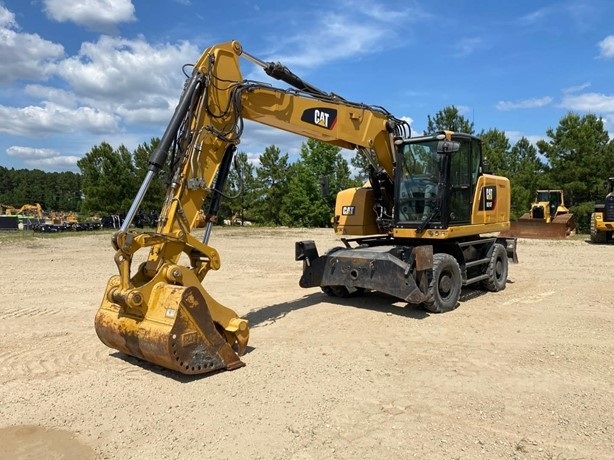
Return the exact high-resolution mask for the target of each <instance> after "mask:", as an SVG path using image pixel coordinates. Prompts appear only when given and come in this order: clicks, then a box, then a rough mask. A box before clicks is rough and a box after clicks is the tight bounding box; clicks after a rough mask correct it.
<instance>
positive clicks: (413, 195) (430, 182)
mask: <svg viewBox="0 0 614 460" xmlns="http://www.w3.org/2000/svg"><path fill="white" fill-rule="evenodd" d="M396 166H397V167H396V172H395V182H396V183H397V184H398V186H397V187H395V193H396V195H397V196H396V197H395V202H396V203H398V205H397V206H396V208H395V216H394V218H395V222H396V225H395V226H396V227H397V228H421V229H424V228H448V227H449V226H455V225H461V224H467V223H470V221H471V209H472V206H473V197H474V192H475V187H476V183H477V180H478V177H479V175H480V174H481V173H482V149H481V141H480V139H479V138H477V137H475V136H471V135H469V134H457V133H452V134H450V133H440V134H437V135H434V136H421V137H413V138H409V139H403V140H400V141H397V161H396Z"/></svg>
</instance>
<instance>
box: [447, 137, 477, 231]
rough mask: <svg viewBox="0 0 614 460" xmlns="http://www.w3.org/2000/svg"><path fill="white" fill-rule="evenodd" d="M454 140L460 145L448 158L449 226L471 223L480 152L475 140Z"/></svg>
mask: <svg viewBox="0 0 614 460" xmlns="http://www.w3.org/2000/svg"><path fill="white" fill-rule="evenodd" d="M454 140H455V141H457V142H458V141H460V143H461V145H460V149H459V150H458V151H457V152H454V153H453V154H452V156H451V158H450V175H449V181H450V188H449V197H450V199H449V201H448V218H449V221H448V222H449V224H450V225H459V224H466V223H470V222H471V209H472V206H473V196H474V191H475V185H476V183H477V177H478V173H479V167H480V158H481V154H482V152H481V148H480V144H479V142H478V141H477V140H476V139H472V138H463V139H454Z"/></svg>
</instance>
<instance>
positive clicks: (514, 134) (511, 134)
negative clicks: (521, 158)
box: [505, 131, 544, 146]
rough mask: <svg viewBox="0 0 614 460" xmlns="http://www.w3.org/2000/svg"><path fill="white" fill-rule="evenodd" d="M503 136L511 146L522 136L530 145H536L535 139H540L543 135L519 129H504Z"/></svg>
mask: <svg viewBox="0 0 614 460" xmlns="http://www.w3.org/2000/svg"><path fill="white" fill-rule="evenodd" d="M505 136H506V137H507V138H508V139H509V141H510V144H511V145H512V146H513V145H514V144H516V143H517V142H518V141H519V140H520V139H522V138H523V137H524V138H525V139H527V140H528V141H529V142H530V143H531V144H532V145H536V144H537V141H539V140H542V139H543V138H544V137H543V136H538V135H536V134H525V133H522V132H520V131H505Z"/></svg>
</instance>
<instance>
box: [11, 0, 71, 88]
mask: <svg viewBox="0 0 614 460" xmlns="http://www.w3.org/2000/svg"><path fill="white" fill-rule="evenodd" d="M63 55H64V47H63V46H62V45H58V44H56V43H53V42H50V41H48V40H44V39H43V38H41V37H40V36H39V35H37V34H28V33H22V32H19V26H18V24H17V23H16V22H15V15H14V14H13V13H12V12H11V11H9V10H7V9H6V8H5V7H4V6H2V5H1V4H0V83H9V82H12V81H15V80H17V79H20V78H24V79H29V80H44V79H46V78H47V76H48V75H49V72H50V67H49V65H50V63H52V62H53V61H55V60H56V59H59V58H61V57H62V56H63Z"/></svg>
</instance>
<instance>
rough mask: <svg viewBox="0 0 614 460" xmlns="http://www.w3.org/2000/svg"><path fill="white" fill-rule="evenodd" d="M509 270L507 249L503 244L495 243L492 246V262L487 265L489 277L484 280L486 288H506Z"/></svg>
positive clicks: (492, 289) (497, 289)
mask: <svg viewBox="0 0 614 460" xmlns="http://www.w3.org/2000/svg"><path fill="white" fill-rule="evenodd" d="M507 271H508V260H507V251H506V250H505V248H504V247H503V245H502V244H499V243H495V244H493V246H492V250H491V254H490V262H488V267H486V274H487V275H488V278H487V279H485V280H484V281H483V282H482V286H484V289H486V290H487V291H491V292H499V291H502V290H503V289H505V284H506V283H507Z"/></svg>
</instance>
